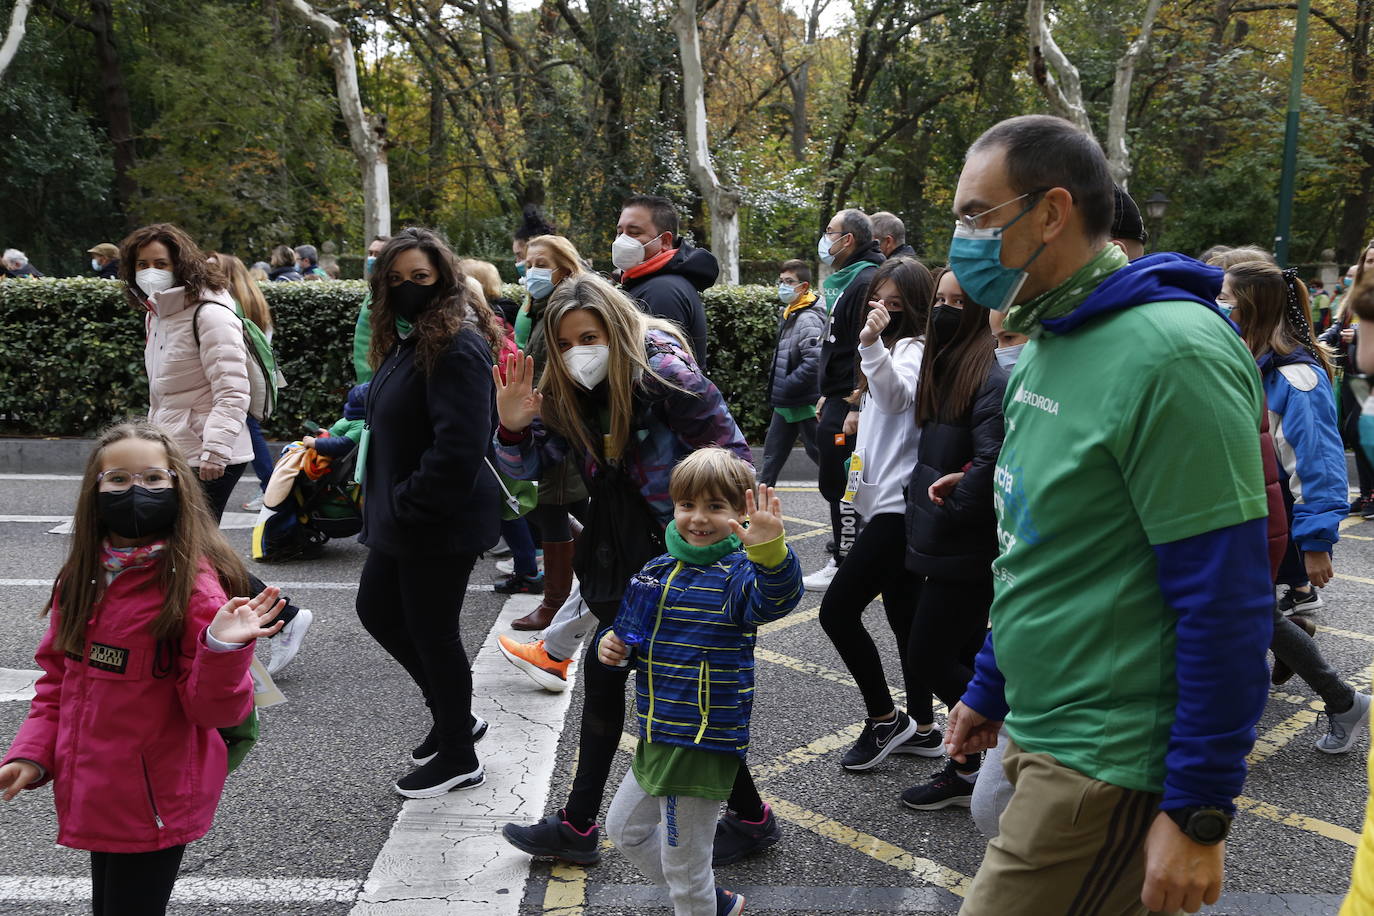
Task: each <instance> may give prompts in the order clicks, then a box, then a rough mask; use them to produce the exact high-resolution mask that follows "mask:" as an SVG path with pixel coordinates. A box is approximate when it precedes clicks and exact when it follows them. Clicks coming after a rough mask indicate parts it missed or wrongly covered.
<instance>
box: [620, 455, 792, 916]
mask: <svg viewBox="0 0 1374 916" xmlns="http://www.w3.org/2000/svg"><path fill="white" fill-rule="evenodd" d="M753 487H754V469H753V468H751V467H750V466H749V465H748V464H747V463H746V462H744V461H741V460H740V459H739V458H737V457H735V456H734V455H732V454H731V453H730V452H727V451H725V450H724V449H720V448H705V449H699V450H698V451H695V452H693V453H692V454H690V455H688V456H687V457H686V458H684V459H683V460H682V461H681V462H680V463H679V464H678V465H677V467H675V468H674V469H673V474H672V478H671V479H670V481H669V490H670V495H671V497H672V500H673V521H672V523H671V524H669V525H668V528H667V531H666V532H665V541H666V543H667V547H668V553H667V554H666V555H664V556H661V557H657V558H655V559H653V560H650V561H649V562H648V563H647V564H645V566H644V569H643V570H642V575H644V576H647V577H649V578H651V579H654V580H657V581H658V582H660V583H662V592H661V594H660V596H659V599H658V605H657V610H656V613H655V614H654V615H653V620H652V623H651V624H650V625H649V626H648V627H647V629H648V635H647V636H646V637H645V639H644V641H643V642H642V643H640V644H639V645H638V646H636V647H635V648H634V650H633V651H631V650H630V648H629V647H627V646H626V645H625V642H624V641H623V640H621V638H620V637H619V636H617V635H616V633H615V631H614V630H607V631H606V632H605V634H604V635H603V636H602V637H601V640H600V642H599V644H598V657H599V658H600V660H601V662H602V664H606V665H619V664H621V663H623V662H624V661H625V660H626V659H627V658H633V660H634V663H635V667H636V673H637V675H638V676H637V678H636V689H635V694H636V700H637V705H638V712H639V745H638V746H637V747H636V748H635V756H634V763H633V765H632V766H631V767H630V771H629V772H628V773H626V774H625V779H624V781H622V782H621V784H620V789H619V790H618V791H617V792H616V795H615V799H614V801H612V802H611V807H610V810H609V811H608V812H607V814H606V831H607V833H608V834H609V836H610V838H611V841H612V842H613V843H615V845H616V847H617V848H618V849H619V850H620V851H621V852H623V853H624V854H625V856H626V858H628V859H629V860H630V861H631V862H633V863H634V864H635V865H636V866H637V867H638V868H639V870H640V871H641V872H643V873H644V874H645V875H646V876H647V877H649V878H650V879H652V880H653V881H654V883H656V884H659V885H666V886H667V887H668V894H669V896H670V898H671V899H672V901H673V911H674V914H675V916H737V914H739V913H742V912H743V911H744V898H743V896H741V895H739V894H735V893H731V892H730V891H726V890H722V889H720V888H717V887H716V884H715V876H714V874H713V872H712V869H711V850H712V845H713V842H714V839H715V830H716V818H717V816H718V815H719V813H720V803H721V802H722V801H724V800H725V799H727V798H729V796H730V789H731V787H732V786H733V785H734V781H735V775H736V773H737V771H738V770H739V767H740V764H741V763H742V762H743V760H744V758H745V754H746V753H747V751H748V749H749V713H750V710H751V709H752V708H753V700H754V639H755V633H756V631H757V629H758V627H759V626H760V625H762V624H765V623H767V622H769V621H770V620H777V619H779V618H781V617H784V616H786V615H787V613H788V612H789V611H791V610H792V609H793V608H795V607H796V606H797V602H798V601H800V600H801V595H802V583H801V564H800V563H798V562H797V555H796V554H795V553H793V552H792V549H791V548H790V547H788V546H787V543H786V541H785V540H784V538H783V527H782V504H781V502H780V501H779V500H778V497H777V496H776V495H775V494H774V491H773V489H772V488H771V487H766V486H765V487H759V490H758V498H757V500H756V499H755V497H754V491H753ZM741 517H746V518H747V519H748V521H749V526H748V527H747V528H746V527H744V526H743V525H741V524H740V522H739V519H740V518H741ZM766 816H767V812H766V811H765V817H766Z"/></svg>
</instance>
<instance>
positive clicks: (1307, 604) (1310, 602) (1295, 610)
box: [1279, 586, 1325, 617]
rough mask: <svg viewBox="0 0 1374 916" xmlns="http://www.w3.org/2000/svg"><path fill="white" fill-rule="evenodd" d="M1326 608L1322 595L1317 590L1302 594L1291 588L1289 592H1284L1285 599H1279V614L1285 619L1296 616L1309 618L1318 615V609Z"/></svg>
mask: <svg viewBox="0 0 1374 916" xmlns="http://www.w3.org/2000/svg"><path fill="white" fill-rule="evenodd" d="M1324 606H1325V605H1324V602H1323V601H1322V596H1321V593H1320V592H1318V591H1317V590H1316V589H1315V588H1309V589H1308V590H1307V591H1305V592H1300V591H1298V590H1297V589H1296V588H1294V587H1292V586H1289V588H1288V591H1286V592H1284V593H1283V597H1282V598H1280V599H1279V613H1280V614H1282V615H1283V616H1285V617H1292V616H1293V615H1294V614H1298V615H1301V616H1308V615H1311V614H1314V613H1316V612H1317V609H1318V608H1321V607H1324Z"/></svg>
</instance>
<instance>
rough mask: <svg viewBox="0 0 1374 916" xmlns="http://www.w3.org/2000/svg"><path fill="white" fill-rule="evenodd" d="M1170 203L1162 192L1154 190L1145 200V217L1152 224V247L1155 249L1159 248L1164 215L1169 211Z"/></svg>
mask: <svg viewBox="0 0 1374 916" xmlns="http://www.w3.org/2000/svg"><path fill="white" fill-rule="evenodd" d="M1170 203H1172V201H1171V200H1169V198H1168V197H1166V196H1165V194H1164V192H1163V191H1159V190H1156V191H1155V192H1154V193H1153V194H1151V195H1150V196H1149V197H1147V198H1145V215H1146V216H1147V217H1149V219H1150V222H1152V223H1153V224H1154V227H1155V233H1154V239H1155V245H1154V247H1156V248H1157V247H1158V246H1159V237H1160V235H1161V234H1162V232H1163V228H1162V227H1163V225H1164V213H1165V211H1166V210H1168V209H1169V204H1170Z"/></svg>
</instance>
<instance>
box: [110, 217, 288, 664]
mask: <svg viewBox="0 0 1374 916" xmlns="http://www.w3.org/2000/svg"><path fill="white" fill-rule="evenodd" d="M119 254H120V260H119V277H120V279H121V280H123V281H124V290H125V295H127V296H128V298H129V301H130V302H131V303H132V304H133V306H134V307H135V308H137V309H139V310H141V311H143V312H144V313H145V318H144V329H145V331H146V334H147V338H146V341H145V343H144V347H143V362H144V365H145V366H146V367H147V370H148V419H149V420H151V421H152V422H153V423H155V424H157V425H158V426H160V427H162V428H163V429H164V430H166V431H167V433H168V435H170V436H171V438H172V440H173V441H174V442H176V444H177V445H178V446H179V447H180V448H181V450H182V452H183V453H184V454H185V455H186V459H187V461H188V462H189V463H190V465H191V467H192V469H194V470H195V472H196V475H197V476H198V477H199V478H200V485H201V487H202V488H203V489H204V490H205V496H206V499H207V501H208V502H209V503H210V510H211V512H213V513H214V516H215V518H216V520H218V519H219V518H221V517H222V516H223V515H224V507H225V506H226V505H228V503H229V497H230V496H231V495H232V494H233V492H234V486H235V484H237V483H238V481H239V478H240V477H242V476H243V469H244V468H245V467H247V466H248V463H249V462H250V461H252V460H253V444H252V441H251V440H250V438H249V433H248V426H247V424H246V422H245V420H246V418H247V415H248V404H249V400H250V391H249V387H248V348H247V345H246V344H245V343H244V338H243V323H242V322H241V321H240V320H239V317H238V314H237V312H236V310H235V307H234V299H233V297H232V296H231V295H230V294H229V292H228V290H227V286H228V283H227V281H226V280H225V277H224V275H223V273H222V272H221V271H220V269H219V267H218V266H216V265H215V264H213V263H211V262H209V261H207V260H206V258H205V254H204V253H203V252H202V251H201V250H200V247H199V246H197V245H196V243H195V242H194V241H193V240H192V239H191V237H190V236H189V235H187V234H186V233H185V232H183V231H182V230H181V229H179V228H177V227H176V226H173V225H172V224H171V223H155V224H153V225H151V226H144V227H143V228H141V229H137V230H135V231H134V232H133V233H132V234H130V235H129V237H128V238H126V239H125V240H124V241H123V242H121V243H120V246H119ZM249 578H250V579H251V580H252V585H253V588H254V589H256V590H257V591H261V590H262V589H263V587H264V586H263V584H262V581H261V580H260V579H258V578H257V577H256V576H253V575H251V574H250V575H249ZM281 616H282V617H283V618H285V619H286V620H287V624H286V626H285V627H284V628H282V630H281V632H280V633H279V634H278V636H277V638H276V639H275V640H274V642H273V643H272V659H271V662H270V664H269V665H268V670H269V671H271V672H273V673H275V672H276V671H279V670H280V669H281V668H282V667H284V666H285V665H286V663H287V662H289V661H290V660H291V659H292V658H294V657H295V655H296V652H297V651H299V649H300V644H301V641H302V640H303V639H304V638H305V631H306V630H307V629H309V627H310V622H311V619H312V615H311V613H310V611H308V610H305V609H304V608H297V607H296V606H295V605H292V604H290V603H288V604H287V607H286V610H285V611H283V612H282V615H281Z"/></svg>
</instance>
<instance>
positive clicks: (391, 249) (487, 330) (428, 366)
mask: <svg viewBox="0 0 1374 916" xmlns="http://www.w3.org/2000/svg"><path fill="white" fill-rule="evenodd" d="M412 248H418V249H420V250H421V251H423V252H424V253H425V256H426V257H427V258H428V259H429V263H430V265H431V266H433V268H434V272H435V274H437V275H438V276H437V279H436V280H435V281H434V283H435V285H436V286H437V287H438V292H437V293H436V294H435V298H436V304H435V305H434V306H432V307H430V308H428V309H425V311H423V312H421V313H420V315H418V316H417V317H416V319H415V333H416V334H417V335H418V342H417V349H416V354H415V356H416V362H418V363H419V365H420V369H421V371H423V372H424V373H425V374H426V375H428V374H429V373H430V372H431V371H432V370H433V369H434V366H435V364H436V363H437V362H438V361H439V357H440V356H441V355H442V354H443V352H444V351H445V350H446V349H448V346H449V344H450V342H452V340H453V338H454V337H455V336H456V335H457V334H458V332H459V331H461V330H462V329H463V322H464V321H467V320H468V314H469V313H471V314H472V316H473V320H474V323H475V324H476V330H477V331H478V333H480V334H481V335H482V337H483V338H485V339H486V341H487V346H488V347H490V348H491V355H492V361H493V362H495V360H496V356H497V354H498V353H500V352H501V344H502V343H503V342H504V341H505V338H506V331H505V328H503V327H502V326H501V323H500V321H498V320H497V318H496V313H495V312H493V311H492V310H491V306H489V305H487V302H486V299H485V298H484V297H482V296H479V295H477V294H475V293H474V292H473V290H472V288H471V287H469V286H468V283H467V276H466V275H465V274H464V273H463V269H462V268H461V267H459V266H458V258H457V257H456V256H454V254H453V251H452V250H451V249H450V248H449V247H448V245H446V244H445V243H444V241H443V239H441V238H440V237H439V236H438V235H437V234H436V233H434V232H433V231H431V230H429V229H421V228H419V227H415V226H412V227H409V228H406V229H402V230H401V231H400V232H398V233H397V234H396V235H394V236H392V237H391V241H389V242H387V243H386V247H385V248H383V249H382V253H381V254H379V255H377V264H376V266H375V267H374V268H373V270H372V280H371V281H370V282H371V289H372V346H371V349H370V350H369V351H368V355H367V360H368V362H369V363H370V364H371V365H372V368H373V369H376V368H378V367H379V366H381V364H382V363H383V362H384V361H385V360H386V357H387V354H388V353H390V352H391V348H392V347H393V346H395V344H396V313H395V312H394V311H393V310H392V308H391V303H390V302H389V301H388V296H387V293H388V291H389V290H390V286H389V284H388V283H387V274H389V273H390V272H391V265H392V264H394V263H395V262H396V258H397V257H398V256H400V254H401V253H402V252H405V251H410V250H411V249H412Z"/></svg>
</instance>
